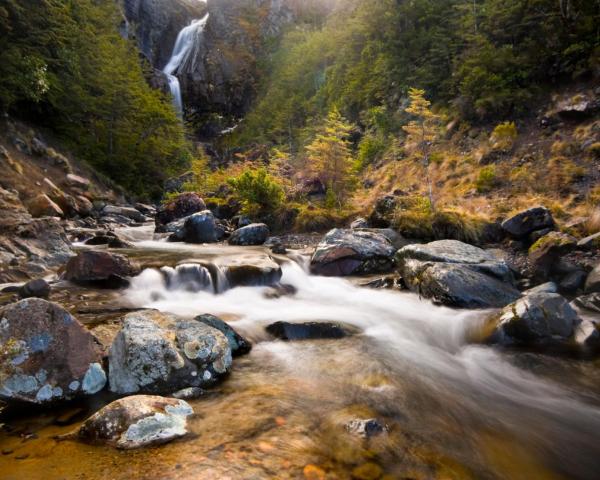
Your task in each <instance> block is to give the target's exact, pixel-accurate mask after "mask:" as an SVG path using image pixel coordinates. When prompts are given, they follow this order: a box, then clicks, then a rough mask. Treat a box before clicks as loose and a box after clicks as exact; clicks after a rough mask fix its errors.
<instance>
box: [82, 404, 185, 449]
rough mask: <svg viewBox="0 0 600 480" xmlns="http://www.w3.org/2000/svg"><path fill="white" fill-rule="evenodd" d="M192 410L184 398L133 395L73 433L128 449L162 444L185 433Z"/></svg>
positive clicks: (108, 407)
mask: <svg viewBox="0 0 600 480" xmlns="http://www.w3.org/2000/svg"><path fill="white" fill-rule="evenodd" d="M193 413H194V410H193V409H192V407H190V405H189V404H188V403H187V402H185V401H184V400H179V399H176V398H164V397H158V396H151V395H133V396H130V397H125V398H121V399H119V400H116V401H114V402H112V403H110V404H108V405H107V406H106V407H104V408H103V409H101V410H100V411H98V412H96V413H95V414H94V415H92V416H91V417H90V418H88V419H87V420H86V421H85V422H84V423H83V425H81V427H80V428H79V430H78V431H77V432H76V434H75V435H74V436H75V437H76V438H78V439H79V440H81V441H84V442H89V443H93V444H106V445H110V446H112V447H115V448H119V449H127V450H129V449H133V448H140V447H149V446H153V445H160V444H163V443H167V442H170V441H171V440H174V439H176V438H180V437H183V436H185V435H186V434H187V433H188V428H187V417H189V416H190V415H192V414H193Z"/></svg>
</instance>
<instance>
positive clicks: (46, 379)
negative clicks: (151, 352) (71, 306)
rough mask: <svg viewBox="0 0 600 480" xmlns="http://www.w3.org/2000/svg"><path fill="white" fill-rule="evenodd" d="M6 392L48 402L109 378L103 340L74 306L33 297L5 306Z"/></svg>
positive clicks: (87, 391)
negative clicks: (73, 313)
mask: <svg viewBox="0 0 600 480" xmlns="http://www.w3.org/2000/svg"><path fill="white" fill-rule="evenodd" d="M0 319H1V321H0V345H1V347H0V348H1V354H2V357H3V361H2V362H0V397H1V398H3V399H5V400H7V401H24V402H29V403H36V404H43V403H50V402H57V401H63V400H69V399H72V398H75V397H77V396H80V395H91V394H94V393H96V392H98V391H100V390H102V388H104V385H105V384H106V374H105V373H104V370H103V369H102V366H101V361H102V358H101V355H100V349H99V344H98V342H97V340H96V339H95V338H94V336H93V335H92V334H91V333H89V332H88V331H87V330H86V329H85V327H83V326H82V325H81V324H80V323H79V322H78V321H77V320H76V319H75V318H74V317H73V316H71V314H70V313H69V312H67V311H66V310H64V309H63V308H62V307H60V306H59V305H57V304H55V303H51V302H48V301H46V300H42V299H39V298H30V299H26V300H21V301H20V302H17V303H13V304H10V305H8V306H6V307H4V308H3V309H2V310H0Z"/></svg>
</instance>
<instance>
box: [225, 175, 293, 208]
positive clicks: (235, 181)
mask: <svg viewBox="0 0 600 480" xmlns="http://www.w3.org/2000/svg"><path fill="white" fill-rule="evenodd" d="M227 183H229V185H231V187H232V188H233V189H234V190H235V192H234V193H235V195H236V196H237V197H239V199H240V200H241V201H242V203H243V205H244V211H246V212H247V213H265V212H269V211H273V210H275V209H277V208H278V207H279V206H280V205H281V204H282V202H283V200H284V197H285V194H284V191H283V188H282V186H281V184H280V183H279V182H278V181H277V180H276V179H275V178H274V177H272V176H271V175H269V174H268V173H267V170H266V169H265V168H258V169H256V170H246V171H245V172H243V173H242V174H240V175H239V176H237V177H233V178H229V179H228V180H227Z"/></svg>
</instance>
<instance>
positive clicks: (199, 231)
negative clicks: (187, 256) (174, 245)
mask: <svg viewBox="0 0 600 480" xmlns="http://www.w3.org/2000/svg"><path fill="white" fill-rule="evenodd" d="M224 236H225V230H224V229H223V227H222V226H221V225H219V224H218V223H217V222H216V221H215V217H214V215H213V214H212V212H211V211H210V210H204V211H202V212H199V213H194V214H193V215H190V216H189V217H187V218H186V219H185V222H184V223H183V227H181V228H180V229H179V230H177V231H176V232H175V233H174V234H172V235H171V236H170V237H169V241H171V242H187V243H215V242H218V241H220V240H222V239H223V237H224Z"/></svg>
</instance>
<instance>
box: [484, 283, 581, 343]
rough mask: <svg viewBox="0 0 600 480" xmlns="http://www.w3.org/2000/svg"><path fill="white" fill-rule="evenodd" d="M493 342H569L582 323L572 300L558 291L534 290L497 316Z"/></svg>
mask: <svg viewBox="0 0 600 480" xmlns="http://www.w3.org/2000/svg"><path fill="white" fill-rule="evenodd" d="M494 321H495V323H496V326H495V329H494V333H493V334H492V336H491V341H492V342H493V343H500V344H502V345H513V344H516V345H536V344H554V343H566V342H567V341H568V340H569V339H570V338H571V337H572V336H573V334H574V332H575V328H576V327H577V326H578V325H579V324H580V323H581V319H580V318H579V316H578V315H577V312H576V311H575V310H574V309H573V308H572V307H571V306H570V305H569V302H568V301H567V300H566V299H565V298H564V297H562V296H561V295H559V294H557V293H532V294H530V295H526V296H524V297H523V298H521V299H519V300H517V301H516V302H514V303H512V304H510V305H508V306H506V307H505V308H504V309H503V310H502V312H501V313H500V314H499V315H497V316H495V317H494Z"/></svg>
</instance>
